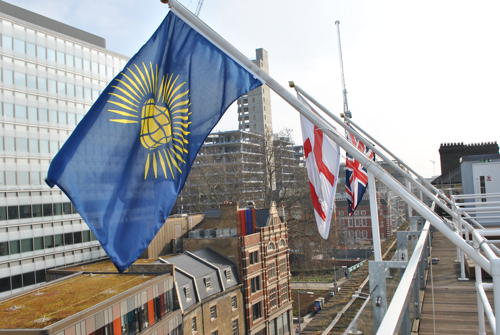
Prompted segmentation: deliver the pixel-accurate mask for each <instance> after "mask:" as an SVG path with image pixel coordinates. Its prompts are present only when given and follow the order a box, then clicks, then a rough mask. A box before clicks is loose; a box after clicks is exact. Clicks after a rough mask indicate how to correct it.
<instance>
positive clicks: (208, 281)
mask: <svg viewBox="0 0 500 335" xmlns="http://www.w3.org/2000/svg"><path fill="white" fill-rule="evenodd" d="M203 283H204V284H205V287H206V288H207V290H208V289H211V288H212V280H211V278H210V277H205V278H203Z"/></svg>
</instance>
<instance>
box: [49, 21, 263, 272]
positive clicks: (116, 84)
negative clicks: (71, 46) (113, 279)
mask: <svg viewBox="0 0 500 335" xmlns="http://www.w3.org/2000/svg"><path fill="white" fill-rule="evenodd" d="M261 84H262V83H261V81H260V80H258V79H256V78H254V76H253V75H252V74H251V73H249V72H248V71H247V70H246V69H244V68H243V67H242V66H240V65H239V64H238V63H236V62H235V61H233V60H232V59H231V58H229V57H228V56H227V55H226V54H224V53H223V52H222V51H221V50H220V49H219V48H217V47H216V46H215V45H213V44H212V43H211V42H210V41H208V40H207V39H206V38H204V37H203V36H201V35H200V34H199V33H197V32H196V31H195V30H193V29H192V28H191V27H190V26H188V25H187V24H186V23H185V22H184V21H182V20H181V19H180V18H178V17H177V16H176V15H175V14H174V13H172V12H170V13H169V14H168V15H167V17H166V18H165V20H164V21H163V22H162V24H161V25H160V27H159V28H158V30H157V31H156V32H155V33H154V34H153V36H152V37H151V38H150V39H149V41H148V42H147V43H146V44H145V45H144V46H143V47H142V48H141V49H140V50H139V52H138V53H137V54H136V55H135V56H134V57H132V59H131V60H130V61H129V62H128V63H127V65H126V66H125V68H124V69H123V71H122V72H121V73H119V74H118V75H117V76H116V77H115V79H114V80H113V81H111V83H110V84H109V85H108V87H106V89H105V90H104V92H103V93H102V94H101V96H100V97H99V98H98V99H97V101H96V102H95V103H94V105H93V106H92V107H91V109H90V110H89V112H88V113H87V114H86V115H85V117H84V118H83V120H82V121H81V122H80V123H79V124H78V126H77V127H76V129H75V130H74V132H73V133H72V134H71V136H70V137H69V139H68V140H67V141H66V143H65V144H64V146H63V147H62V148H61V150H60V151H59V152H58V153H57V155H56V156H55V157H54V159H53V160H52V163H51V165H50V167H49V171H48V176H47V180H46V181H47V183H48V184H49V185H50V186H51V187H52V186H54V185H58V186H59V187H60V188H61V189H62V190H63V191H64V192H65V193H66V195H67V196H68V197H69V198H70V199H71V201H72V202H73V204H74V206H75V207H76V209H77V210H78V212H79V213H80V215H81V216H82V217H83V219H84V220H85V222H86V223H87V224H88V225H89V227H90V229H91V230H92V232H93V233H94V234H95V236H96V237H97V239H98V240H99V241H100V242H101V245H102V246H103V248H104V249H105V250H106V252H107V254H108V255H109V257H110V258H111V260H112V261H113V263H114V264H115V266H116V267H117V268H118V269H119V270H120V271H124V270H125V269H126V268H128V267H129V266H130V265H131V264H132V263H133V262H134V261H135V260H136V259H137V258H138V257H139V256H140V254H141V253H142V252H143V251H144V250H145V249H146V248H147V246H148V244H149V242H150V241H151V240H152V239H153V237H154V236H155V234H156V233H157V232H158V230H159V229H160V228H161V226H162V225H163V223H164V222H165V220H166V218H167V217H168V215H169V213H170V211H171V209H172V207H173V205H174V204H175V201H176V198H177V195H178V194H179V192H180V191H181V189H182V187H183V185H184V182H185V180H186V178H187V176H188V173H189V170H190V168H191V165H192V164H193V161H194V159H195V158H196V154H197V153H198V150H199V149H200V147H201V145H202V144H203V142H204V140H205V138H206V137H207V135H208V134H209V133H210V131H211V130H212V128H213V127H214V126H215V125H216V124H217V122H218V121H219V119H220V118H221V117H222V115H223V114H224V112H225V111H226V109H227V108H228V107H229V105H230V104H231V103H232V102H233V101H234V100H236V99H237V98H238V97H239V96H240V95H242V94H244V93H246V92H248V91H250V90H252V89H254V88H256V87H258V86H260V85H261Z"/></svg>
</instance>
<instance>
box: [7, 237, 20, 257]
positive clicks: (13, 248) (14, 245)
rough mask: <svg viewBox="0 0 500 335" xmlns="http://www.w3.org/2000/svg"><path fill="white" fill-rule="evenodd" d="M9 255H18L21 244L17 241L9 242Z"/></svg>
mask: <svg viewBox="0 0 500 335" xmlns="http://www.w3.org/2000/svg"><path fill="white" fill-rule="evenodd" d="M9 250H10V254H11V255H12V254H18V253H19V252H20V251H21V243H20V242H19V240H16V241H10V242H9Z"/></svg>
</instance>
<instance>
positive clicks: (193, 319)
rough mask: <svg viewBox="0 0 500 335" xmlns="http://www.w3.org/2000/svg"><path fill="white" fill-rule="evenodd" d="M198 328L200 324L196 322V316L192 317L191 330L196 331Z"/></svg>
mask: <svg viewBox="0 0 500 335" xmlns="http://www.w3.org/2000/svg"><path fill="white" fill-rule="evenodd" d="M197 330H198V325H197V324H196V316H193V318H192V319H191V331H193V332H195V331H197Z"/></svg>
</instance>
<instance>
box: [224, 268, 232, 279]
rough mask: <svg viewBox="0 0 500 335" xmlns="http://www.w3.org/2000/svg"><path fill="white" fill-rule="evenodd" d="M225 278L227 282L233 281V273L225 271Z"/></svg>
mask: <svg viewBox="0 0 500 335" xmlns="http://www.w3.org/2000/svg"><path fill="white" fill-rule="evenodd" d="M224 276H225V277H226V280H231V271H230V270H224Z"/></svg>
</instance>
